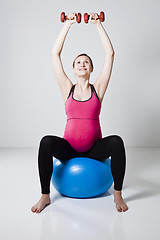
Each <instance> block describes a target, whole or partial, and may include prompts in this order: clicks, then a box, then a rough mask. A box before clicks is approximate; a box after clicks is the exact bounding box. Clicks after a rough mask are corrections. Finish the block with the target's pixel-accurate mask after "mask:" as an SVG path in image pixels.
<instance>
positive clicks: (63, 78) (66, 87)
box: [51, 13, 76, 101]
mask: <svg viewBox="0 0 160 240" xmlns="http://www.w3.org/2000/svg"><path fill="white" fill-rule="evenodd" d="M67 17H68V18H69V20H66V21H65V23H64V26H63V28H62V29H61V31H60V33H59V35H58V37H57V39H56V41H55V43H54V45H53V48H52V52H51V55H52V63H53V69H54V74H55V77H56V80H57V82H58V84H59V87H60V90H61V93H62V96H63V99H64V101H65V100H66V99H67V96H68V93H69V91H70V89H71V87H72V85H73V83H72V82H71V81H70V79H69V78H68V77H67V75H66V73H65V72H64V69H63V64H62V61H61V57H60V55H61V52H62V49H63V45H64V41H65V38H66V36H67V33H68V31H69V29H70V27H71V25H72V24H73V23H75V22H76V15H75V13H71V14H69V15H68V16H67Z"/></svg>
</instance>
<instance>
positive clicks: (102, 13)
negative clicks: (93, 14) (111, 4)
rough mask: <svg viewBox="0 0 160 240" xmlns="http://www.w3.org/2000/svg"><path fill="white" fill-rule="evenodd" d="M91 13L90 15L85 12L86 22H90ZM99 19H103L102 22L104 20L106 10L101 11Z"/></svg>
mask: <svg viewBox="0 0 160 240" xmlns="http://www.w3.org/2000/svg"><path fill="white" fill-rule="evenodd" d="M89 17H90V15H88V13H85V14H84V22H85V23H88V20H89ZM98 19H100V20H101V22H104V12H100V15H98Z"/></svg>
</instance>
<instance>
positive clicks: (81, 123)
mask: <svg viewBox="0 0 160 240" xmlns="http://www.w3.org/2000/svg"><path fill="white" fill-rule="evenodd" d="M63 138H65V139H66V140H67V141H68V142H69V143H70V145H71V146H72V147H73V148H74V149H75V150H76V151H78V152H86V151H88V150H89V149H90V148H91V147H92V146H93V145H94V143H95V142H96V141H97V140H98V139H101V138H102V133H101V128H100V124H99V120H93V119H69V120H68V121H67V124H66V127H65V131H64V136H63Z"/></svg>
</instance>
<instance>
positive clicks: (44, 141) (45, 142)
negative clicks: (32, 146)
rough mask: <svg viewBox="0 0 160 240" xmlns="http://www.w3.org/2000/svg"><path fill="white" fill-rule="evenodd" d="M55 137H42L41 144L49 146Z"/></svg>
mask: <svg viewBox="0 0 160 240" xmlns="http://www.w3.org/2000/svg"><path fill="white" fill-rule="evenodd" d="M53 139H54V136H51V135H46V136H44V137H42V139H41V141H40V145H44V146H46V145H47V146H48V145H49V144H50V143H51V142H52V143H53Z"/></svg>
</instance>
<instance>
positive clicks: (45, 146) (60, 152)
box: [39, 135, 78, 160]
mask: <svg viewBox="0 0 160 240" xmlns="http://www.w3.org/2000/svg"><path fill="white" fill-rule="evenodd" d="M39 153H41V154H40V155H48V154H49V155H52V156H54V157H55V158H57V159H59V160H68V159H70V158H73V157H77V156H78V155H77V152H76V151H75V149H74V148H72V146H71V145H70V144H69V142H68V141H67V140H66V139H64V138H62V137H59V136H54V135H46V136H44V137H43V138H42V139H41V142H40V148H39ZM43 157H44V156H43Z"/></svg>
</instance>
